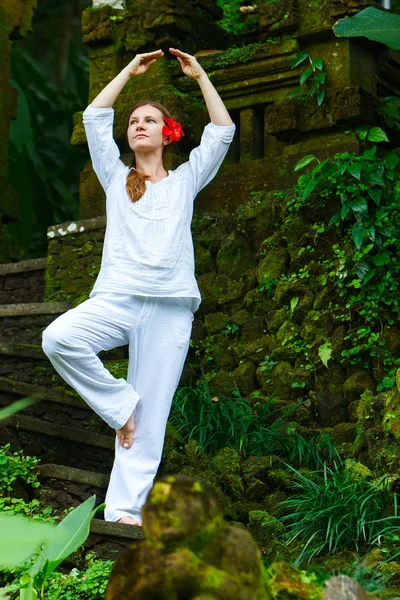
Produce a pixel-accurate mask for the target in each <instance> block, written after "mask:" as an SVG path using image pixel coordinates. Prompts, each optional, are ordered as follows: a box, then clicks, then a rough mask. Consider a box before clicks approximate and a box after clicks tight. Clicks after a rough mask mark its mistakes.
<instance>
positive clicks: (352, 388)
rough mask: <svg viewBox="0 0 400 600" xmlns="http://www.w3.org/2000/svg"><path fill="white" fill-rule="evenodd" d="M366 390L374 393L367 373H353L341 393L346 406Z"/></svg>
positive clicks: (373, 385)
mask: <svg viewBox="0 0 400 600" xmlns="http://www.w3.org/2000/svg"><path fill="white" fill-rule="evenodd" d="M366 390H369V391H370V392H372V393H375V384H374V381H373V379H372V377H371V375H370V374H369V373H368V372H367V371H357V372H356V373H353V375H350V377H348V378H347V379H346V381H345V382H344V384H343V393H344V397H345V399H346V401H347V403H348V404H349V403H350V402H353V401H354V400H357V399H358V398H359V397H360V396H361V394H363V393H364V392H365V391H366Z"/></svg>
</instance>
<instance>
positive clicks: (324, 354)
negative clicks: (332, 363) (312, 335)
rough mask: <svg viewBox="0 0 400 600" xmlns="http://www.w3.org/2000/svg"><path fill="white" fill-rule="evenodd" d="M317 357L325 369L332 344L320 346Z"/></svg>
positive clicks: (327, 343)
mask: <svg viewBox="0 0 400 600" xmlns="http://www.w3.org/2000/svg"><path fill="white" fill-rule="evenodd" d="M318 356H319V357H320V359H321V360H322V362H323V363H324V365H325V366H326V367H327V366H328V361H329V359H330V358H331V356H332V344H331V343H330V342H326V344H322V346H320V347H319V348H318Z"/></svg>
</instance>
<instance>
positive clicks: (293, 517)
mask: <svg viewBox="0 0 400 600" xmlns="http://www.w3.org/2000/svg"><path fill="white" fill-rule="evenodd" d="M287 467H288V468H289V469H291V470H292V472H293V485H294V486H296V488H297V489H298V491H299V493H298V494H296V495H294V496H291V497H290V498H288V499H286V500H284V501H283V502H281V503H280V504H279V510H280V511H281V512H285V513H287V514H284V516H283V517H282V521H284V522H285V523H287V533H286V538H287V540H286V543H287V544H292V543H293V542H294V541H296V542H298V543H300V544H301V545H302V550H301V552H300V554H299V556H298V557H297V559H296V561H295V565H299V564H301V563H302V562H303V561H304V560H306V559H307V561H308V562H309V561H310V560H311V559H312V558H313V556H316V555H318V554H320V553H337V552H340V551H342V550H344V549H347V548H349V549H351V550H355V551H356V552H359V550H360V549H362V550H364V551H367V550H369V549H371V548H372V546H374V545H376V544H378V543H380V542H381V541H382V538H384V537H385V536H386V535H390V534H391V533H393V531H395V530H398V528H399V526H400V523H399V516H398V515H397V502H398V496H397V494H396V493H394V494H391V493H390V492H389V486H388V483H387V480H386V479H383V480H382V482H381V483H380V485H379V486H378V485H376V484H374V483H369V482H355V481H352V480H351V479H350V477H349V475H348V473H347V471H346V470H344V469H343V466H342V464H338V463H337V462H335V463H334V465H333V468H329V467H328V466H327V465H324V468H323V469H322V470H317V471H315V472H313V473H312V474H311V476H310V477H306V476H305V475H304V474H303V473H301V472H300V471H298V470H296V469H294V468H292V467H290V466H289V465H287Z"/></svg>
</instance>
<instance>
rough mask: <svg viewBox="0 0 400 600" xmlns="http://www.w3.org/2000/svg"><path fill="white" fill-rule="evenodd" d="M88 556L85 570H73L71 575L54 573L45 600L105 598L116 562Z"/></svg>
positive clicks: (91, 555) (94, 599)
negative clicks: (55, 599)
mask: <svg viewBox="0 0 400 600" xmlns="http://www.w3.org/2000/svg"><path fill="white" fill-rule="evenodd" d="M94 556H95V555H94V554H87V555H86V556H85V560H86V561H87V562H88V566H87V568H86V569H85V570H79V569H76V568H75V569H72V570H71V571H70V572H69V573H59V572H57V571H54V573H53V575H52V577H51V579H50V580H49V582H48V585H47V589H46V593H45V595H44V600H54V598H57V599H58V600H98V599H99V598H103V597H104V594H105V591H106V588H107V584H108V578H109V576H110V573H111V569H112V567H113V564H114V562H113V561H112V560H96V559H95V558H94Z"/></svg>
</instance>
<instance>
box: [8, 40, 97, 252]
mask: <svg viewBox="0 0 400 600" xmlns="http://www.w3.org/2000/svg"><path fill="white" fill-rule="evenodd" d="M11 44H12V53H11V74H12V77H11V80H10V84H11V85H12V87H14V88H15V89H16V90H18V110H17V118H16V119H15V120H14V121H12V122H11V127H10V139H9V149H8V152H9V165H8V166H9V181H10V183H11V185H12V187H13V188H14V189H15V190H16V192H17V196H18V204H19V211H18V215H19V220H18V221H16V222H10V223H7V229H8V234H9V237H10V239H11V241H12V243H13V245H14V244H15V246H16V247H17V248H18V249H19V251H20V255H21V258H24V256H28V257H29V256H31V255H34V256H45V255H46V250H47V228H48V227H49V226H50V225H52V224H54V223H64V222H65V221H70V220H73V219H75V218H77V216H78V206H79V202H78V198H79V190H78V180H79V174H80V173H81V171H82V168H83V165H84V163H85V162H86V160H87V153H86V152H84V153H82V151H80V150H78V149H77V148H75V147H73V146H71V141H70V140H71V134H72V125H73V123H72V115H73V114H74V112H76V111H78V110H82V107H84V106H85V105H86V104H85V103H86V102H87V80H88V60H87V58H86V57H85V55H84V54H83V52H82V50H81V48H82V46H80V47H79V48H78V47H76V48H73V49H72V48H71V53H70V56H69V62H68V72H67V74H66V76H68V85H65V86H63V87H58V86H57V85H56V84H54V83H53V82H52V80H51V78H50V77H48V75H47V74H46V73H44V72H43V69H42V68H41V64H40V63H39V62H38V61H36V60H35V59H34V58H33V57H32V55H31V54H30V53H29V52H27V51H26V50H25V49H24V48H23V47H22V46H21V45H20V44H19V43H16V42H15V41H11ZM26 73H30V77H29V80H28V79H27V77H26ZM21 173H24V175H25V176H24V177H21Z"/></svg>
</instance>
